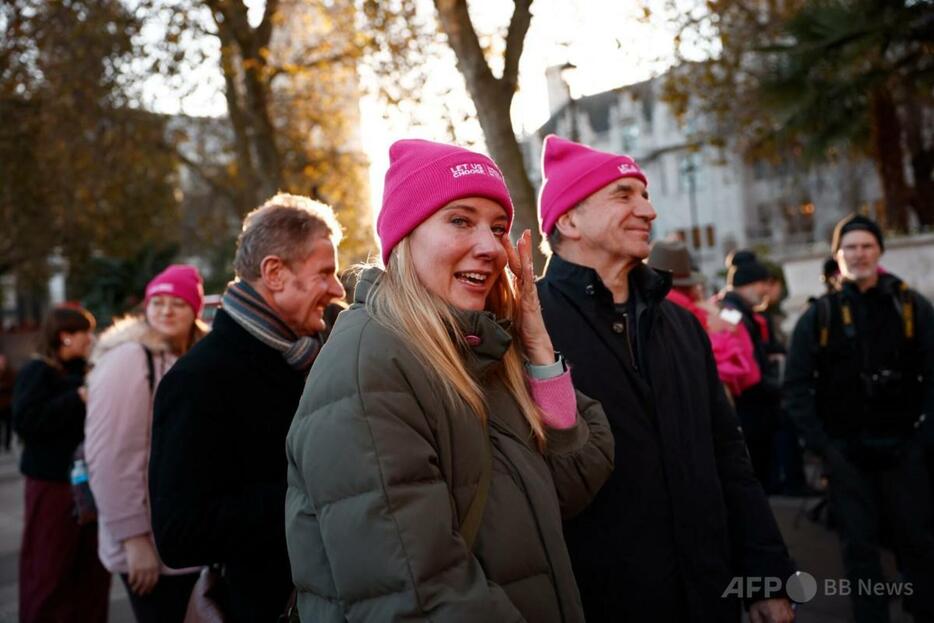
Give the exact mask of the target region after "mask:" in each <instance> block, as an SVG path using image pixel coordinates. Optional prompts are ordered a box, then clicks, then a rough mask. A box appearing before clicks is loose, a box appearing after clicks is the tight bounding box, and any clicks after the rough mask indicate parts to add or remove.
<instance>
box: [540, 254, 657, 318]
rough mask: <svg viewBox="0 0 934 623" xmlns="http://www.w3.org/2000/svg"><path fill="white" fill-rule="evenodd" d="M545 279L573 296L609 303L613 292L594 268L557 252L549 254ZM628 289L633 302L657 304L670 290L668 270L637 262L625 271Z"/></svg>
mask: <svg viewBox="0 0 934 623" xmlns="http://www.w3.org/2000/svg"><path fill="white" fill-rule="evenodd" d="M545 278H546V279H547V280H548V281H551V282H553V283H555V284H556V285H557V286H558V287H559V288H560V289H562V290H564V291H565V292H566V293H567V294H569V295H571V296H572V297H573V298H575V299H577V298H585V299H597V300H599V301H609V303H610V304H612V301H613V295H612V294H611V293H610V291H609V290H608V289H607V287H606V286H605V285H604V284H603V280H602V279H600V275H598V274H597V271H595V270H594V269H593V268H590V267H589V266H581V265H580V264H575V263H573V262H569V261H567V260H565V259H564V258H562V257H561V256H560V255H558V254H557V253H553V254H552V255H551V258H550V259H549V260H548V266H547V267H546V269H545ZM629 288H630V292H632V293H633V294H634V295H635V296H636V300H637V301H640V302H644V303H645V304H646V305H648V306H654V305H657V304H658V303H660V302H661V301H662V300H664V299H665V296H666V295H667V294H668V291H669V290H671V273H668V272H664V271H659V270H654V269H652V268H650V267H649V266H647V265H646V264H644V263H640V264H638V265H637V266H635V267H634V268H633V269H632V270H631V271H630V272H629Z"/></svg>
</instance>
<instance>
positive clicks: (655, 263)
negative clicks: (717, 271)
mask: <svg viewBox="0 0 934 623" xmlns="http://www.w3.org/2000/svg"><path fill="white" fill-rule="evenodd" d="M648 264H649V266H650V267H651V268H654V269H656V270H664V271H666V272H669V273H671V277H672V279H671V284H672V285H674V286H679V287H690V286H696V285H697V284H699V283H704V282H705V281H706V279H704V276H703V275H702V274H701V273H699V272H697V271H696V270H692V268H691V254H690V253H689V252H688V248H687V246H685V244H684V242H683V241H681V240H657V241H655V243H654V244H653V245H652V251H651V252H650V253H649V261H648Z"/></svg>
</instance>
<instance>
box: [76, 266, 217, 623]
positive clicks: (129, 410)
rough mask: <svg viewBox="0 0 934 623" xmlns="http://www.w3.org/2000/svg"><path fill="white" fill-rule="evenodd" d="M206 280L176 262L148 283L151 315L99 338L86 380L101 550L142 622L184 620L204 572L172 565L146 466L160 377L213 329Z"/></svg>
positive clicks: (121, 323)
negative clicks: (208, 324) (166, 558)
mask: <svg viewBox="0 0 934 623" xmlns="http://www.w3.org/2000/svg"><path fill="white" fill-rule="evenodd" d="M203 304H204V291H203V288H202V285H201V276H200V274H199V273H198V271H197V269H195V268H194V267H192V266H185V265H173V266H170V267H168V268H167V269H166V270H165V271H163V272H162V273H160V274H159V275H157V276H156V277H155V278H154V279H153V280H152V281H150V282H149V285H147V286H146V299H145V303H144V305H145V314H144V315H143V316H138V317H133V316H131V317H127V318H124V319H121V320H118V321H116V322H115V323H114V324H113V326H112V327H110V328H109V329H108V330H107V331H105V332H104V334H103V335H102V336H101V339H100V340H99V342H98V344H97V346H96V347H95V350H94V352H93V353H92V355H91V363H92V365H93V366H94V367H93V369H92V372H91V374H90V376H89V377H88V405H87V419H86V421H85V455H86V458H87V462H88V472H89V476H90V484H91V491H92V493H93V494H94V499H95V502H96V503H97V509H98V526H99V534H98V537H99V538H98V543H99V545H98V555H99V556H100V559H101V562H102V563H103V564H104V566H105V567H106V568H107V569H108V570H110V571H111V572H113V573H118V574H120V577H121V578H122V579H123V582H124V585H125V586H126V589H127V593H128V594H129V597H130V604H131V606H132V608H133V613H134V615H135V616H136V620H137V621H138V622H139V623H148V622H150V621H154V622H155V621H158V622H159V623H174V622H176V621H177V622H179V623H180V622H181V621H182V620H183V619H184V616H185V610H186V608H187V604H188V600H189V597H190V595H191V590H192V587H193V586H194V584H195V581H196V580H197V578H198V571H199V569H197V568H193V569H169V568H168V567H166V566H165V565H163V564H162V562H161V560H160V558H159V554H158V552H157V551H156V547H155V544H154V542H153V537H152V525H151V520H150V513H149V486H148V481H149V479H148V467H149V453H150V434H151V430H152V405H153V396H154V395H155V390H156V388H157V386H158V384H159V381H160V380H161V379H162V377H163V376H164V375H165V373H166V372H167V371H168V370H169V368H170V367H171V366H172V364H174V363H175V361H176V359H177V358H178V357H179V356H181V355H182V354H184V353H185V352H187V351H188V349H189V348H191V346H192V345H193V344H194V343H195V342H196V341H197V340H198V339H200V338H201V337H202V336H203V335H204V333H205V325H204V324H203V323H201V321H200V320H199V319H198V316H199V314H200V313H201V308H202V307H203Z"/></svg>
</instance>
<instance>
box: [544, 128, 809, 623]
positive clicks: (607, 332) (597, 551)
mask: <svg viewBox="0 0 934 623" xmlns="http://www.w3.org/2000/svg"><path fill="white" fill-rule="evenodd" d="M543 174H544V175H543V179H544V185H543V188H542V191H541V198H540V213H541V227H542V232H543V233H544V235H545V236H546V237H547V241H548V245H549V247H550V250H551V251H552V254H551V257H550V259H549V261H548V266H547V269H546V272H545V275H544V277H543V278H542V279H541V280H540V281H539V282H538V288H539V296H540V300H541V305H542V314H543V316H544V319H545V323H546V325H547V327H548V330H549V333H550V334H551V336H552V340H553V342H554V344H555V347H556V348H557V349H558V350H559V351H560V352H561V353H562V354H563V355H564V356H565V358H566V360H567V361H568V364H569V366H570V369H571V375H572V377H573V380H574V383H575V387H578V388H579V389H580V391H582V392H585V393H587V394H588V395H590V396H593V397H594V398H597V399H598V400H600V401H601V402H602V404H603V407H604V409H605V411H606V414H607V417H608V419H609V421H610V426H611V428H612V431H613V434H614V436H615V439H616V451H615V460H616V469H615V471H614V473H613V475H612V476H611V477H610V480H609V481H608V482H607V484H606V485H604V487H603V488H602V489H601V490H600V492H599V493H598V494H597V497H596V498H595V500H594V502H593V504H592V505H591V506H590V507H589V508H588V509H586V510H585V511H583V512H582V513H581V514H580V515H579V516H577V517H575V518H573V519H571V520H569V521H568V522H566V524H565V538H566V539H567V544H568V550H569V552H570V554H571V560H572V564H573V566H574V574H575V576H576V577H577V580H578V585H579V587H580V590H581V598H582V601H583V605H584V612H585V615H586V619H587V621H590V622H601V621H612V622H614V623H617V622H623V623H627V622H638V623H641V622H643V621H653V622H659V623H665V622H675V621H677V622H678V623H683V622H685V621H697V622H705V623H706V622H709V621H717V622H719V621H738V620H739V618H740V600H739V599H738V598H737V597H739V596H740V595H737V594H736V592H730V590H729V586H730V585H731V582H733V578H735V577H737V576H752V577H757V578H766V577H772V578H776V579H779V580H778V581H780V582H781V583H782V584H784V581H785V580H786V579H787V578H788V577H789V576H790V575H792V574H793V573H794V572H795V567H794V564H793V563H792V561H791V560H790V559H789V556H788V552H787V549H786V548H785V544H784V541H783V539H782V536H781V534H780V533H779V531H778V527H777V525H776V523H775V519H774V517H773V516H772V512H771V509H770V508H769V506H768V502H767V500H766V497H765V494H764V492H763V491H762V487H761V486H760V485H759V483H758V482H757V480H756V478H755V476H754V474H753V471H752V468H751V466H750V463H749V459H748V457H747V454H746V447H745V444H744V441H743V436H742V433H741V432H740V430H739V427H738V423H737V421H736V416H735V414H734V412H733V410H732V408H731V407H730V404H729V402H728V400H727V397H726V394H725V392H724V390H723V386H722V384H721V383H720V380H719V377H718V375H717V368H716V364H715V362H714V358H713V353H712V352H711V349H710V341H709V339H708V338H707V335H706V333H705V332H704V329H703V328H702V327H701V325H700V323H699V322H698V321H697V320H696V318H694V316H693V315H692V314H691V313H690V312H688V311H686V310H684V309H681V308H680V307H678V306H676V305H674V304H672V303H670V302H668V301H666V300H665V295H666V293H667V292H668V290H669V288H670V286H671V276H670V273H663V272H661V271H654V270H652V269H650V268H649V267H647V266H646V265H644V264H643V263H642V260H643V259H644V258H646V257H647V256H648V254H649V237H650V231H651V222H652V220H653V219H654V218H655V211H654V209H653V207H652V204H651V202H649V201H648V192H647V190H646V178H645V176H644V174H643V173H642V171H641V170H640V169H639V167H638V165H637V164H636V163H635V162H634V161H633V160H632V159H630V158H628V157H625V156H618V155H615V154H609V153H604V152H599V151H596V150H592V149H590V148H588V147H585V146H583V145H578V144H576V143H573V142H571V141H567V140H564V139H561V138H558V137H556V136H549V137H547V138H546V139H545V145H544V155H543ZM741 596H743V597H746V598H747V604H748V605H749V606H750V618H751V619H752V620H759V621H762V620H765V621H780V622H789V621H791V620H792V619H793V616H794V613H793V611H792V609H791V605H790V602H789V601H788V599H787V598H786V597H785V595H784V593H783V592H781V591H780V590H779V591H774V592H766V591H756V592H753V593H752V594H746V595H741Z"/></svg>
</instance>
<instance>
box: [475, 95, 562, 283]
mask: <svg viewBox="0 0 934 623" xmlns="http://www.w3.org/2000/svg"><path fill="white" fill-rule="evenodd" d="M476 86H477V87H481V85H476ZM497 86H498V85H497ZM481 88H482V87H481ZM470 91H471V93H470V94H471V97H472V98H473V100H474V102H475V105H476V108H477V117H478V118H479V120H480V127H481V128H482V129H483V136H484V138H485V139H486V146H487V149H489V150H490V156H492V157H493V160H495V161H496V164H498V165H499V168H500V169H501V170H502V171H503V176H504V177H505V178H506V185H507V186H509V194H510V195H511V197H512V203H513V208H514V209H515V219H514V225H513V232H514V234H515V235H516V236H518V235H519V234H521V233H522V231H523V230H525V229H531V230H532V242H533V247H534V248H535V249H536V253H535V255H534V256H533V260H534V261H535V267H536V269H541V268H543V267H544V256H542V255H541V254H540V253H538V251H537V249H538V245H539V243H540V242H541V233H540V232H539V228H538V209H537V198H536V196H535V189H534V188H533V187H532V182H530V181H529V176H528V173H526V170H525V160H524V158H523V157H522V150H521V149H520V148H519V143H518V141H516V133H515V131H514V130H513V127H512V117H511V116H510V115H509V108H510V104H511V102H512V95H511V94H510V95H509V96H507V97H502V96H501V97H496V96H494V95H487V96H484V95H482V94H479V93H475V92H474V89H471V90H470Z"/></svg>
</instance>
